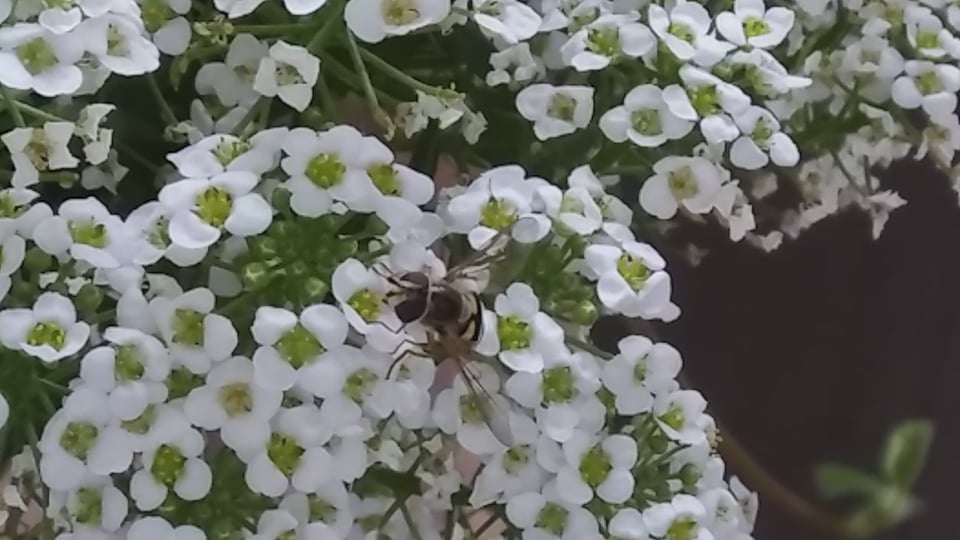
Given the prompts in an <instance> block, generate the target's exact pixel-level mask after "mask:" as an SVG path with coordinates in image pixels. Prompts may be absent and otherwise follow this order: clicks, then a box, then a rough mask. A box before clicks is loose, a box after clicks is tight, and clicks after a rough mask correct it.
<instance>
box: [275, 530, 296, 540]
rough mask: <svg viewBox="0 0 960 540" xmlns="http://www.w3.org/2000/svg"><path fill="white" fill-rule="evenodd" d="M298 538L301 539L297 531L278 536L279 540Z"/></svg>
mask: <svg viewBox="0 0 960 540" xmlns="http://www.w3.org/2000/svg"><path fill="white" fill-rule="evenodd" d="M297 538H299V536H297V531H296V530H294V529H290V530H289V531H287V532H284V533H280V536H277V540H297Z"/></svg>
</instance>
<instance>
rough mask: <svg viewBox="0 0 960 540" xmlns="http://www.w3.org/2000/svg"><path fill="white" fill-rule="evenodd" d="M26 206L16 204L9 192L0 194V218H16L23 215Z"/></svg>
mask: <svg viewBox="0 0 960 540" xmlns="http://www.w3.org/2000/svg"><path fill="white" fill-rule="evenodd" d="M25 211H26V208H25V207H24V206H23V205H20V204H17V202H16V201H14V200H13V197H11V196H10V194H3V195H0V218H16V217H20V216H21V215H23V213H24V212H25Z"/></svg>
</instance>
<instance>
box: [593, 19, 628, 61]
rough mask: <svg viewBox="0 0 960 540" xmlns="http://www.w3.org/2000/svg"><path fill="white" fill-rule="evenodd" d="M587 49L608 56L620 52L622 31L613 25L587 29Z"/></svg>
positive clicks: (611, 56)
mask: <svg viewBox="0 0 960 540" xmlns="http://www.w3.org/2000/svg"><path fill="white" fill-rule="evenodd" d="M587 49H589V50H590V51H591V52H594V53H597V54H599V55H601V56H606V57H607V58H613V57H614V56H616V55H618V54H620V31H619V30H617V29H616V28H613V27H611V26H604V27H601V28H591V29H589V30H587Z"/></svg>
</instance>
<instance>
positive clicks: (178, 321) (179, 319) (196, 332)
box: [173, 309, 205, 347]
mask: <svg viewBox="0 0 960 540" xmlns="http://www.w3.org/2000/svg"><path fill="white" fill-rule="evenodd" d="M204 317H205V314H203V313H200V312H199V311H194V310H192V309H178V310H176V311H175V312H174V315H173V341H174V343H179V344H181V345H186V346H189V347H202V346H203V318H204Z"/></svg>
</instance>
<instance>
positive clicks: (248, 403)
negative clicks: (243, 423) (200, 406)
mask: <svg viewBox="0 0 960 540" xmlns="http://www.w3.org/2000/svg"><path fill="white" fill-rule="evenodd" d="M219 397H220V405H221V406H222V407H223V410H224V411H226V413H227V416H230V417H234V416H241V415H244V414H247V413H249V412H250V411H252V410H253V392H251V391H250V385H249V384H247V383H234V384H226V385H224V386H221V387H220V396H219Z"/></svg>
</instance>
